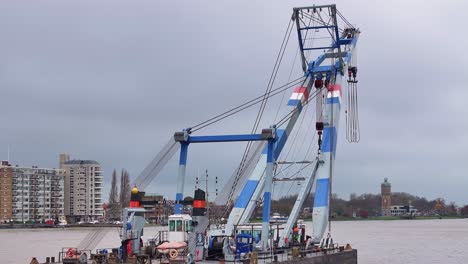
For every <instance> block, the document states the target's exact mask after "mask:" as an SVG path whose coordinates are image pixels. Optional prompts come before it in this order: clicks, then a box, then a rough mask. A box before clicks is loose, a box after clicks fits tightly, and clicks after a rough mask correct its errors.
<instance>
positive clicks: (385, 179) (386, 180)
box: [382, 178, 392, 187]
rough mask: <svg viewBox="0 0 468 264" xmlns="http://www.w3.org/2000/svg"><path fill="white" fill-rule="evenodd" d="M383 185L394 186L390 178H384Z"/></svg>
mask: <svg viewBox="0 0 468 264" xmlns="http://www.w3.org/2000/svg"><path fill="white" fill-rule="evenodd" d="M382 186H388V187H392V185H391V184H390V182H388V178H384V182H382Z"/></svg>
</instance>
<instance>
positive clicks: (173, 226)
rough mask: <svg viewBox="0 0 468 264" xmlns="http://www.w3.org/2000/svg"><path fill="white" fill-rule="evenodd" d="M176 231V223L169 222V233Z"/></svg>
mask: <svg viewBox="0 0 468 264" xmlns="http://www.w3.org/2000/svg"><path fill="white" fill-rule="evenodd" d="M173 231H175V221H174V220H171V221H169V232H173Z"/></svg>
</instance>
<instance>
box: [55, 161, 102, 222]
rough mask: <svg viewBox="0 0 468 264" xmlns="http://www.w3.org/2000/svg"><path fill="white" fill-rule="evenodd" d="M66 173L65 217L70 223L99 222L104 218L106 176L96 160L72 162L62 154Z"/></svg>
mask: <svg viewBox="0 0 468 264" xmlns="http://www.w3.org/2000/svg"><path fill="white" fill-rule="evenodd" d="M60 168H61V169H63V170H64V171H65V216H66V217H67V220H68V221H70V222H75V223H76V222H79V221H91V220H98V219H99V218H102V217H103V216H104V209H103V207H102V205H103V201H102V193H103V181H104V175H103V171H102V168H101V165H100V164H99V163H98V162H96V161H94V160H70V157H69V155H67V154H60Z"/></svg>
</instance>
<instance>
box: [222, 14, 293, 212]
mask: <svg viewBox="0 0 468 264" xmlns="http://www.w3.org/2000/svg"><path fill="white" fill-rule="evenodd" d="M292 29H293V27H292V20H291V19H290V20H289V23H288V26H287V28H286V32H285V34H284V37H283V41H282V43H281V47H280V50H279V52H278V55H277V57H276V61H275V65H274V66H273V71H272V73H271V75H270V79H269V81H268V84H267V87H266V92H265V94H264V96H263V99H262V101H261V105H260V109H259V111H258V113H257V117H256V118H255V122H254V125H253V127H252V130H251V134H254V133H255V132H256V131H257V129H258V126H259V124H260V121H261V118H262V116H263V113H264V111H265V107H266V104H267V102H268V98H269V97H270V93H271V91H272V88H273V84H274V82H275V80H276V76H277V74H278V70H279V68H280V65H281V62H282V60H283V56H284V53H285V51H286V47H287V45H288V43H289V39H290V37H291V32H292ZM251 146H252V142H251V141H249V142H247V145H246V147H245V149H244V154H243V155H242V159H241V162H240V166H239V167H238V170H237V173H236V176H235V179H234V183H233V186H232V188H231V190H230V192H229V196H228V201H227V203H226V205H225V210H224V213H223V216H225V215H226V214H227V213H228V211H229V208H230V203H231V201H232V197H233V195H234V192H235V189H236V187H237V183H238V181H239V178H240V175H242V172H243V170H244V165H245V162H246V159H247V156H248V154H249V151H250V148H251Z"/></svg>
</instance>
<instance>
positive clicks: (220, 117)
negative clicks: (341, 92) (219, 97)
mask: <svg viewBox="0 0 468 264" xmlns="http://www.w3.org/2000/svg"><path fill="white" fill-rule="evenodd" d="M304 78H305V77H304V76H301V77H299V78H297V79H295V80H293V81H291V82H289V83H287V84H284V85H282V86H280V87H278V88H275V89H273V90H272V91H271V92H270V94H269V98H270V97H273V96H275V95H277V94H279V93H281V92H284V91H286V90H288V89H289V88H291V87H293V86H295V85H297V84H299V83H302V82H303V80H304ZM264 95H265V94H262V95H260V96H258V97H255V98H254V99H251V100H249V101H247V102H245V103H243V104H241V105H238V106H236V107H234V108H231V109H230V110H228V111H225V112H223V113H221V114H218V115H216V116H214V117H212V118H209V119H207V120H205V121H203V122H201V123H199V124H196V125H194V126H191V128H192V129H191V131H192V132H195V131H198V130H200V129H202V128H205V127H207V126H210V125H212V124H214V123H217V122H219V121H221V120H223V119H225V118H227V117H229V116H232V115H234V114H237V113H238V112H241V111H242V110H245V109H247V108H250V107H252V106H254V105H256V104H258V103H260V102H261V101H262V100H263V99H262V98H263V97H264Z"/></svg>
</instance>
